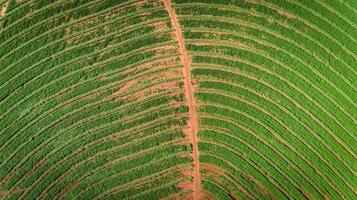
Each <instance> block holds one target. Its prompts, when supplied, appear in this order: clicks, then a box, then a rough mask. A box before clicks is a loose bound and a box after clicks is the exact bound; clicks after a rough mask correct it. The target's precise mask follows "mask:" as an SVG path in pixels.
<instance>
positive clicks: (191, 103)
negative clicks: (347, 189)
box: [164, 0, 201, 200]
mask: <svg viewBox="0 0 357 200" xmlns="http://www.w3.org/2000/svg"><path fill="white" fill-rule="evenodd" d="M164 5H165V9H166V11H167V12H168V13H169V17H170V20H171V24H172V27H173V28H174V30H175V32H174V33H175V36H176V40H177V43H178V47H179V51H180V60H181V63H182V65H183V68H182V72H183V76H184V88H185V97H186V99H187V102H188V108H189V119H188V125H189V127H188V130H187V134H188V137H189V139H190V140H191V143H192V157H193V187H192V191H193V199H195V200H198V199H199V197H200V193H201V176H200V163H199V160H198V145H197V142H198V141H197V140H198V139H197V130H198V119H197V112H196V104H195V98H194V95H193V89H192V82H191V77H190V60H189V58H188V55H187V50H186V47H185V43H184V41H183V36H182V31H181V28H180V24H179V22H178V20H177V16H176V13H175V10H174V9H173V8H172V5H171V1H170V0H164Z"/></svg>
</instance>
